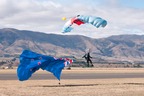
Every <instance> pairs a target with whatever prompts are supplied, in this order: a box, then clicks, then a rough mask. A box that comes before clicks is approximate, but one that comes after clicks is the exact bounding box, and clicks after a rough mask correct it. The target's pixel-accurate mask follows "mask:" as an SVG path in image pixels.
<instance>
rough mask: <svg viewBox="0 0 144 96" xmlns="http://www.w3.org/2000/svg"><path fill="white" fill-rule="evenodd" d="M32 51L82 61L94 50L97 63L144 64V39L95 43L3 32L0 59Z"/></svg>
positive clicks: (73, 37) (76, 37)
mask: <svg viewBox="0 0 144 96" xmlns="http://www.w3.org/2000/svg"><path fill="white" fill-rule="evenodd" d="M24 49H28V50H32V51H35V52H38V53H41V54H45V55H52V56H57V57H60V56H75V57H76V58H81V57H82V56H83V55H84V54H85V51H86V49H91V51H92V52H91V55H92V57H93V60H94V61H95V62H100V61H103V62H105V61H109V62H113V61H130V62H133V61H144V35H118V36H111V37H108V38H100V39H93V38H89V37H86V36H81V35H56V34H45V33H41V32H33V31H27V30H17V29H12V28H4V29H0V56H1V57H13V56H19V54H21V52H22V50H24Z"/></svg>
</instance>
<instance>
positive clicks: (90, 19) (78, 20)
mask: <svg viewBox="0 0 144 96" xmlns="http://www.w3.org/2000/svg"><path fill="white" fill-rule="evenodd" d="M85 23H88V24H92V25H93V26H95V27H96V28H99V27H105V26H106V25H107V21H106V20H104V19H102V18H100V17H95V16H84V15H77V16H76V17H73V18H71V19H70V20H68V21H67V22H66V23H65V25H64V27H63V29H62V32H63V33H66V32H70V31H71V30H72V29H73V24H76V25H81V24H85Z"/></svg>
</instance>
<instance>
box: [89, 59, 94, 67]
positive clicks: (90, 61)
mask: <svg viewBox="0 0 144 96" xmlns="http://www.w3.org/2000/svg"><path fill="white" fill-rule="evenodd" d="M89 61H90V63H91V66H92V67H93V66H94V65H93V63H92V60H91V59H90V60H89Z"/></svg>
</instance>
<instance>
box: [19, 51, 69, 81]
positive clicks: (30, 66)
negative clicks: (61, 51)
mask: <svg viewBox="0 0 144 96" xmlns="http://www.w3.org/2000/svg"><path fill="white" fill-rule="evenodd" d="M70 63H72V60H70V59H68V58H65V59H63V58H58V59H57V58H55V57H51V56H46V55H42V54H38V53H35V52H32V51H30V50H24V51H23V52H22V54H21V55H20V64H19V66H18V68H17V76H18V79H19V80H20V81H24V80H28V79H29V78H30V77H31V76H32V74H33V73H34V72H36V71H37V70H39V69H40V68H41V69H42V70H46V71H49V72H51V73H53V75H54V76H55V77H56V78H57V79H58V80H60V76H61V72H62V69H63V68H64V67H65V66H67V65H68V64H70Z"/></svg>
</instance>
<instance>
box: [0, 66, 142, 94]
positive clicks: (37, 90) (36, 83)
mask: <svg viewBox="0 0 144 96" xmlns="http://www.w3.org/2000/svg"><path fill="white" fill-rule="evenodd" d="M83 71H87V72H92V71H93V72H101V73H103V72H118V73H119V72H121V71H122V72H132V73H137V72H144V70H143V69H129V70H127V69H106V68H105V69H96V70H94V69H92V68H89V69H88V68H85V69H78V68H75V69H72V70H64V71H63V72H66V73H70V72H83ZM2 72H3V73H9V72H11V73H14V74H15V72H16V71H15V70H0V73H1V74H2ZM43 72H45V71H39V72H38V73H37V74H42V73H43ZM58 83H59V81H58V80H56V79H55V80H28V81H25V82H20V81H18V80H5V81H4V80H0V96H144V78H125V79H81V80H76V79H73V80H69V79H65V80H61V85H58Z"/></svg>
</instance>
